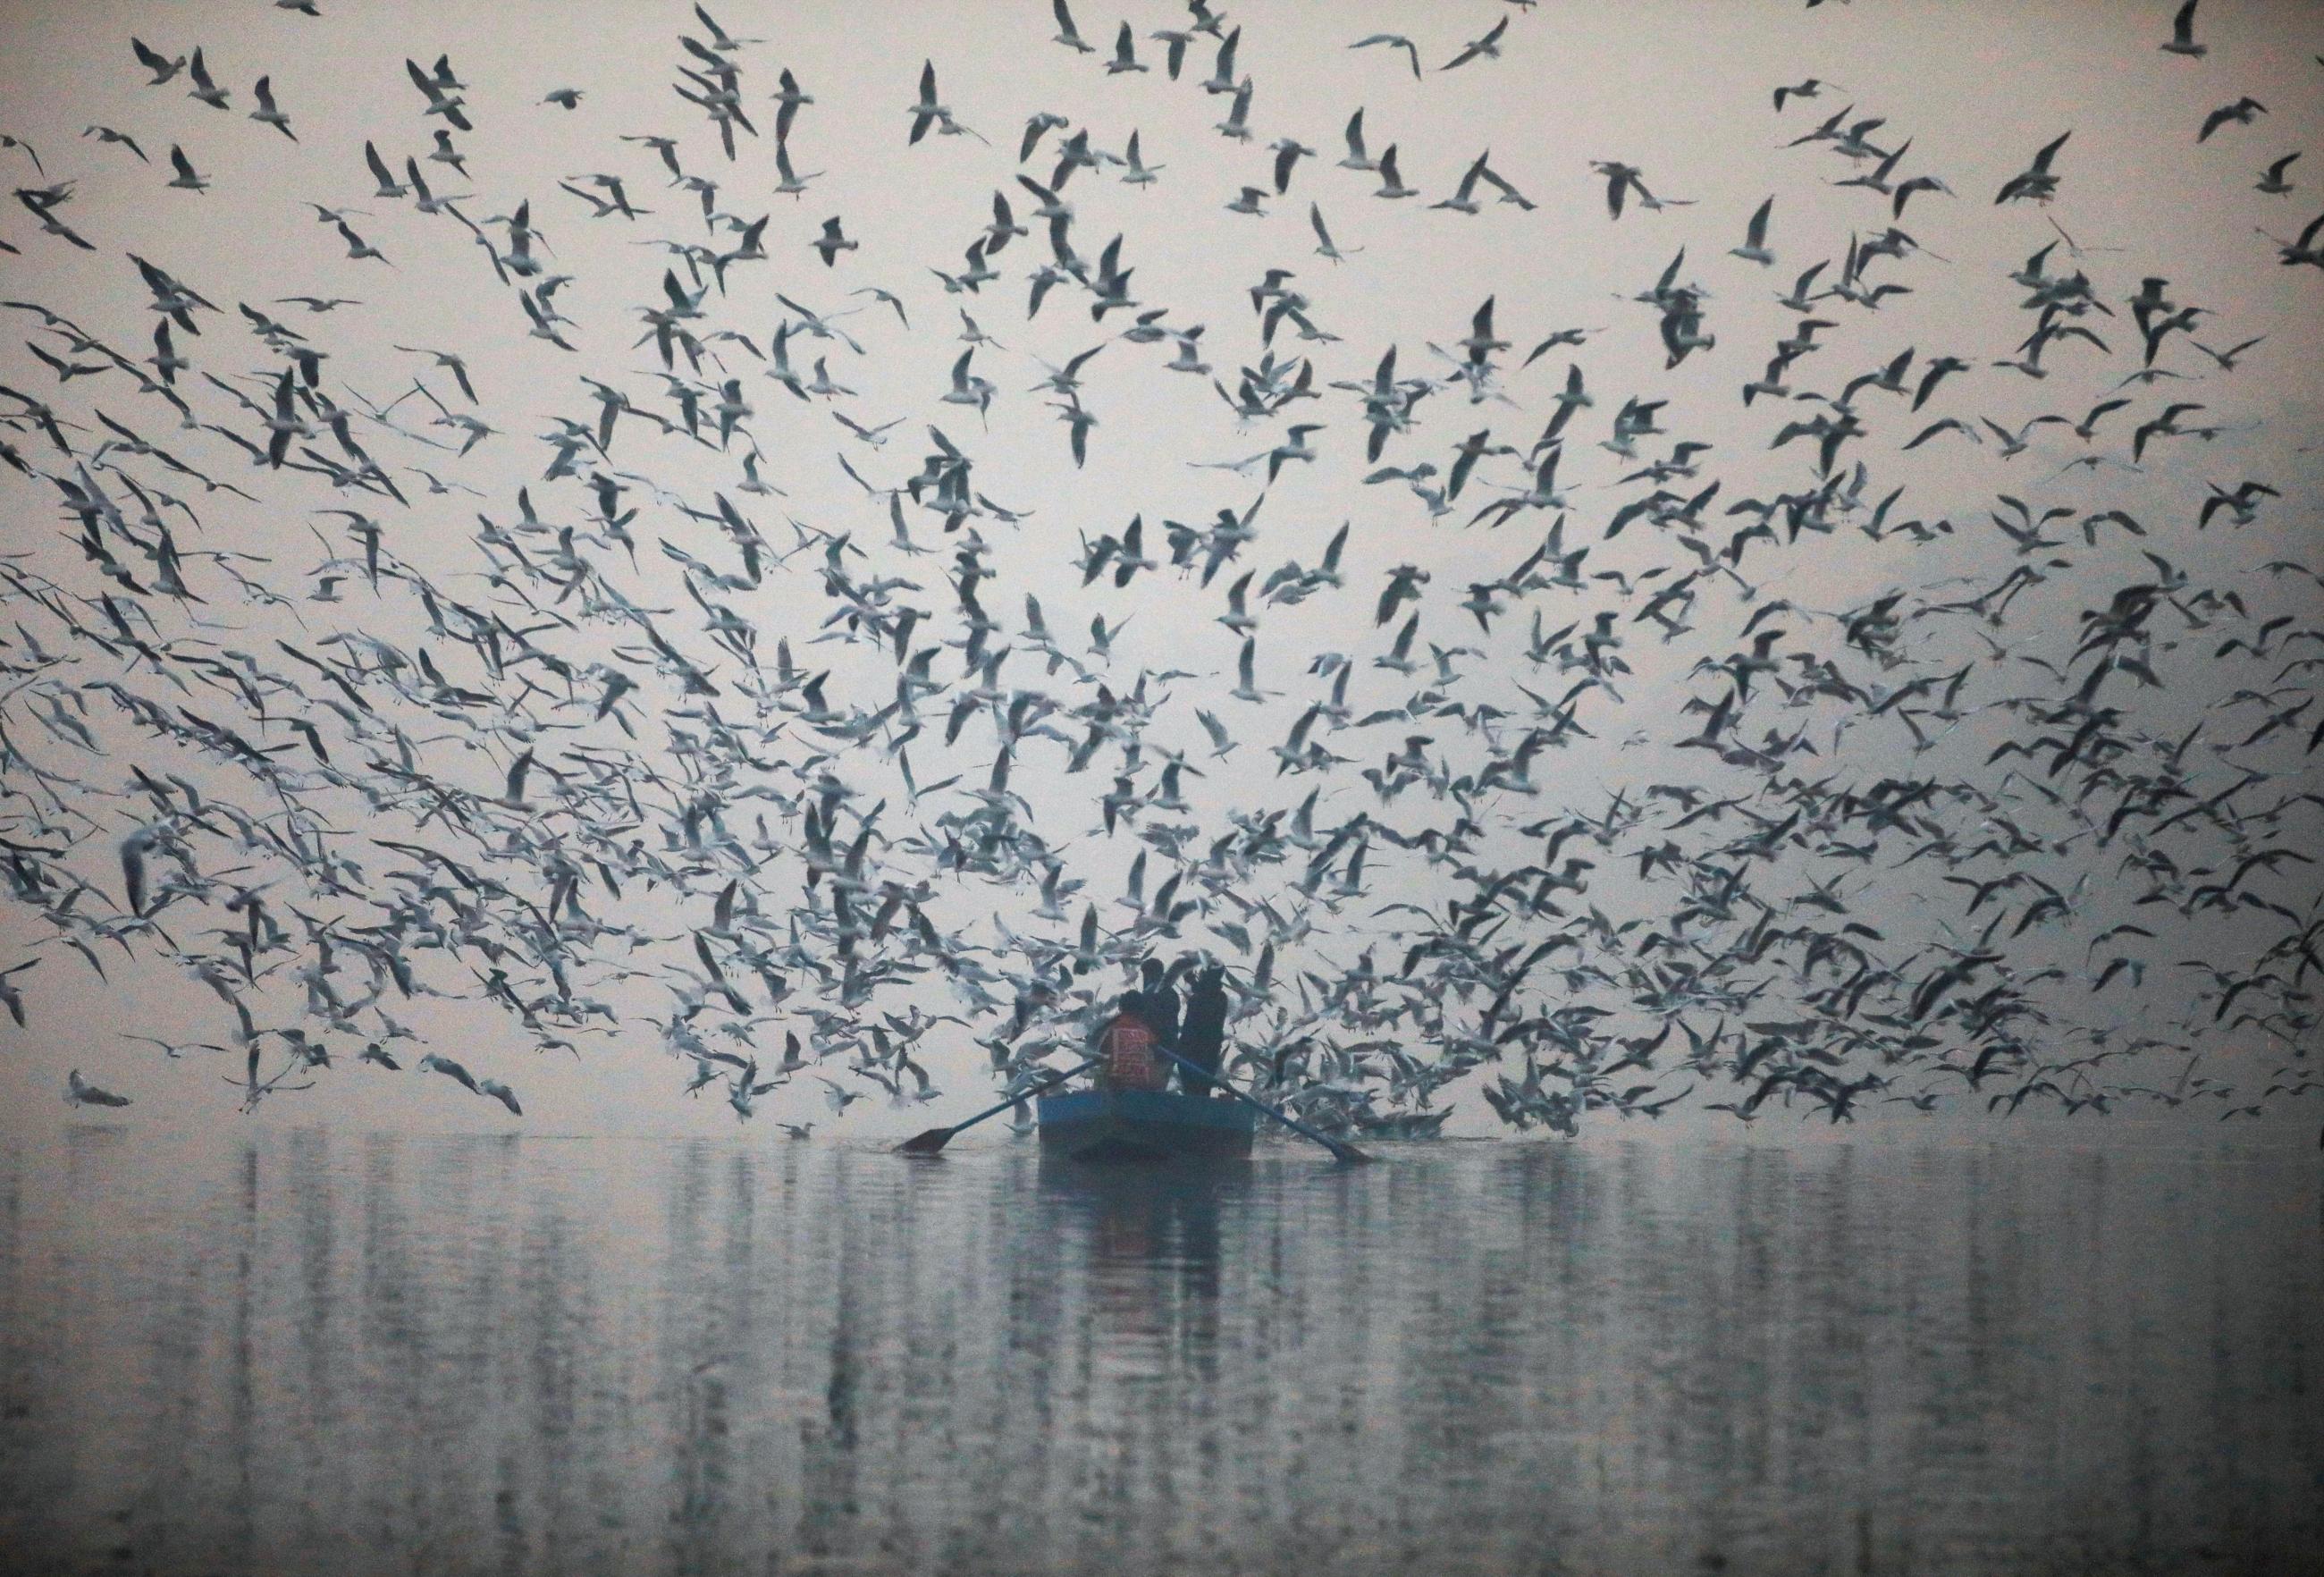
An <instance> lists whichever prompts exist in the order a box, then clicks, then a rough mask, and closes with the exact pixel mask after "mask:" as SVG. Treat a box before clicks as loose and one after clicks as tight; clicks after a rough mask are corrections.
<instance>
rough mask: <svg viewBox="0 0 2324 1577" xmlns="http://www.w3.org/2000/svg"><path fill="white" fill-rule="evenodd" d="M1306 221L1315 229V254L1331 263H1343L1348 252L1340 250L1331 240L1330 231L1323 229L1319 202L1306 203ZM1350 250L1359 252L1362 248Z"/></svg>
mask: <svg viewBox="0 0 2324 1577" xmlns="http://www.w3.org/2000/svg"><path fill="white" fill-rule="evenodd" d="M1307 222H1308V224H1310V225H1311V226H1314V230H1315V240H1316V242H1317V245H1316V247H1315V251H1316V253H1317V254H1318V255H1320V256H1323V257H1327V258H1329V259H1331V260H1332V261H1333V263H1345V262H1346V261H1347V260H1348V257H1349V255H1350V254H1349V253H1348V252H1343V251H1342V250H1341V249H1340V248H1339V247H1338V246H1337V245H1335V244H1333V241H1332V232H1331V231H1329V230H1327V229H1325V228H1324V226H1323V206H1322V205H1321V204H1319V203H1309V204H1308V205H1307ZM1352 250H1353V251H1355V252H1361V251H1362V250H1363V248H1362V247H1360V246H1358V247H1355V248H1353V249H1352Z"/></svg>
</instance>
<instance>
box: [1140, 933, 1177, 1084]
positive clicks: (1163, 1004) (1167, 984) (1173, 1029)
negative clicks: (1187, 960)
mask: <svg viewBox="0 0 2324 1577" xmlns="http://www.w3.org/2000/svg"><path fill="white" fill-rule="evenodd" d="M1177 973H1178V972H1177V970H1176V969H1175V968H1172V969H1168V970H1165V969H1164V968H1163V967H1162V961H1161V960H1160V959H1158V958H1149V959H1148V960H1147V961H1146V962H1145V963H1144V964H1142V965H1140V966H1139V991H1138V993H1137V994H1138V997H1139V1001H1140V1002H1141V1004H1142V1009H1141V1011H1142V1014H1143V1016H1144V1018H1145V1019H1146V1022H1147V1023H1148V1024H1149V1025H1151V1026H1152V1027H1153V1029H1154V1033H1155V1034H1156V1035H1157V1036H1159V1037H1161V1040H1162V1044H1163V1045H1165V1046H1167V1047H1169V1048H1170V1049H1171V1050H1173V1051H1176V1050H1177V1049H1178V988H1177V985H1176V977H1177ZM1165 1062H1166V1064H1167V1058H1166V1059H1165Z"/></svg>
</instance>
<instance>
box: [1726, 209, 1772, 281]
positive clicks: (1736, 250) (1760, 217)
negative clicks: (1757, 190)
mask: <svg viewBox="0 0 2324 1577" xmlns="http://www.w3.org/2000/svg"><path fill="white" fill-rule="evenodd" d="M1773 208H1775V198H1772V197H1770V198H1767V199H1766V201H1765V202H1763V203H1761V204H1760V205H1759V208H1758V211H1757V213H1755V214H1753V215H1752V216H1751V223H1750V225H1749V226H1748V228H1747V229H1746V230H1745V231H1744V235H1743V244H1742V245H1740V246H1737V247H1732V248H1730V249H1729V252H1728V255H1729V257H1739V258H1741V259H1743V261H1744V262H1746V263H1757V264H1758V265H1759V266H1760V267H1762V268H1766V267H1768V266H1770V265H1771V264H1773V263H1775V254H1774V253H1772V252H1770V251H1768V250H1767V215H1768V213H1769V212H1770V211H1771V210H1772V209H1773Z"/></svg>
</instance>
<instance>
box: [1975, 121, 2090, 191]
mask: <svg viewBox="0 0 2324 1577" xmlns="http://www.w3.org/2000/svg"><path fill="white" fill-rule="evenodd" d="M2072 135H2073V133H2071V132H2061V133H2060V134H2058V137H2057V140H2056V141H2054V142H2052V143H2044V144H2043V147H2042V150H2041V152H2037V153H2035V154H2034V155H2033V163H2031V164H2029V165H2027V166H2026V167H2025V168H2024V170H2022V171H2019V172H2018V173H2017V174H2015V175H2013V176H2011V177H2010V178H2009V179H2008V180H2006V181H2004V182H2003V183H2002V187H2001V190H2000V192H1999V194H1998V195H1997V196H1996V197H1995V198H1994V199H1993V200H1994V202H1995V203H1996V204H2001V203H2011V202H2017V201H2020V200H2022V199H2024V198H2032V199H2033V201H2035V202H2037V203H2046V202H2048V201H2049V200H2050V199H2051V198H2053V197H2055V196H2057V195H2058V177H2057V176H2056V174H2055V173H2053V172H2052V171H2051V169H2050V161H2052V159H2055V158H2056V157H2057V156H2058V150H2059V149H2061V148H2062V147H2064V146H2065V145H2066V139H2067V138H2068V137H2070V136H2072Z"/></svg>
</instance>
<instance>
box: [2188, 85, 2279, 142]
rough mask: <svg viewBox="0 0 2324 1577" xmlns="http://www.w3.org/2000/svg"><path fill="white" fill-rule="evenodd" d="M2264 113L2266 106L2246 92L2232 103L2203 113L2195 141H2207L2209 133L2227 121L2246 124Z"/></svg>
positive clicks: (2209, 138)
mask: <svg viewBox="0 0 2324 1577" xmlns="http://www.w3.org/2000/svg"><path fill="white" fill-rule="evenodd" d="M2266 113H2267V106H2265V105H2264V104H2262V103H2261V102H2260V101H2259V100H2258V99H2256V98H2254V97H2251V96H2250V95H2248V94H2246V96H2244V97H2241V98H2238V99H2236V101H2235V102H2234V103H2233V104H2223V105H2221V106H2219V107H2218V108H2217V109H2215V110H2213V111H2212V112H2211V113H2210V114H2209V115H2205V116H2204V117H2203V129H2202V130H2201V131H2199V132H2198V133H2196V134H2195V141H2197V142H2198V143H2208V142H2209V141H2210V140H2211V134H2212V133H2213V132H2216V131H2218V129H2219V128H2220V127H2221V126H2223V125H2226V124H2227V123H2228V122H2230V121H2233V122H2234V123H2235V124H2237V125H2242V126H2247V125H2249V124H2252V122H2254V121H2255V120H2257V119H2258V118H2259V117H2260V116H2262V115H2265V114H2266Z"/></svg>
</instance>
